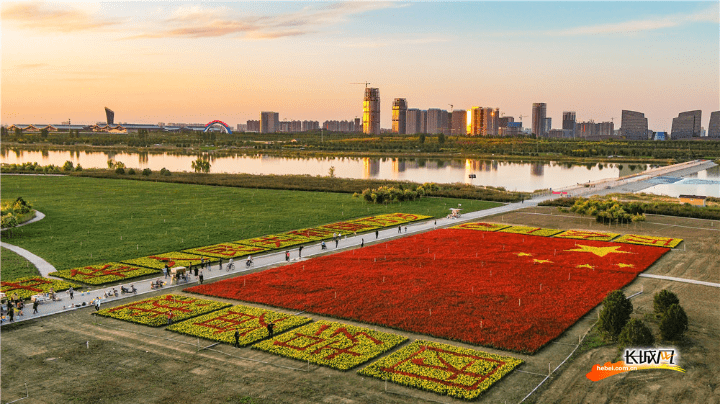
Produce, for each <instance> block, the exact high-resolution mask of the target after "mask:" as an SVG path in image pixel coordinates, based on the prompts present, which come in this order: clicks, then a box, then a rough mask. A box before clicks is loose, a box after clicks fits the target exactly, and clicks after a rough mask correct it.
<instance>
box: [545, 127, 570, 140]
mask: <svg viewBox="0 0 720 404" xmlns="http://www.w3.org/2000/svg"><path fill="white" fill-rule="evenodd" d="M547 137H549V138H553V139H572V131H571V130H569V129H550V130H549V131H548V134H547Z"/></svg>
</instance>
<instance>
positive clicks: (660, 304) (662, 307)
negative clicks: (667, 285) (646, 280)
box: [653, 289, 680, 317]
mask: <svg viewBox="0 0 720 404" xmlns="http://www.w3.org/2000/svg"><path fill="white" fill-rule="evenodd" d="M673 304H680V299H678V297H677V296H676V295H675V293H673V292H671V291H669V290H666V289H663V290H661V291H660V292H658V293H656V294H655V297H654V298H653V306H654V308H655V315H656V316H658V317H662V315H663V314H665V312H666V311H667V309H669V308H670V306H672V305H673Z"/></svg>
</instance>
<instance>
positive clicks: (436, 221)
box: [435, 219, 437, 227]
mask: <svg viewBox="0 0 720 404" xmlns="http://www.w3.org/2000/svg"><path fill="white" fill-rule="evenodd" d="M435 227H437V219H435Z"/></svg>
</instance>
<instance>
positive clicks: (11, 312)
mask: <svg viewBox="0 0 720 404" xmlns="http://www.w3.org/2000/svg"><path fill="white" fill-rule="evenodd" d="M7 315H8V321H9V322H11V323H12V321H13V317H14V316H15V308H14V307H13V302H12V300H11V301H9V302H8V309H7Z"/></svg>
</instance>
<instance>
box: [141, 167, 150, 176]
mask: <svg viewBox="0 0 720 404" xmlns="http://www.w3.org/2000/svg"><path fill="white" fill-rule="evenodd" d="M150 174H152V170H151V169H149V168H146V169H144V170H142V175H144V176H146V177H147V176H149V175H150Z"/></svg>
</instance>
